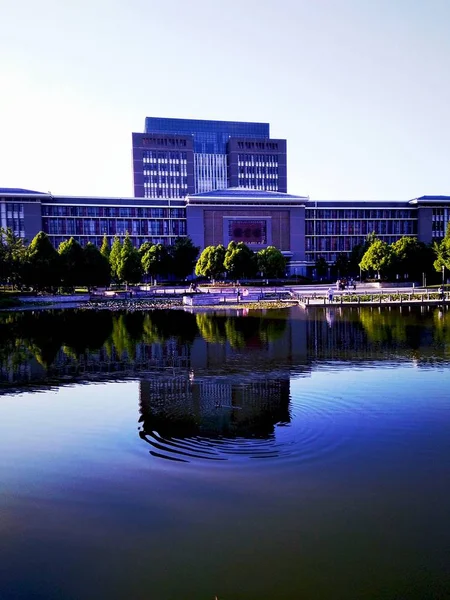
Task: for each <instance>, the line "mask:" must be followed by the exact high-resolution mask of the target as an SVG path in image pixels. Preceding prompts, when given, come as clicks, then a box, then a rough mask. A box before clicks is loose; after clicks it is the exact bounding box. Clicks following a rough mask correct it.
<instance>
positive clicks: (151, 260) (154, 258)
mask: <svg viewBox="0 0 450 600" xmlns="http://www.w3.org/2000/svg"><path fill="white" fill-rule="evenodd" d="M141 264H142V268H143V270H144V273H145V274H146V275H150V276H151V277H152V278H156V277H158V275H159V276H161V275H166V274H167V270H168V266H169V254H168V252H167V248H166V247H165V246H163V245H162V244H153V246H150V248H149V249H148V250H147V252H146V253H145V254H144V256H143V257H142V258H141Z"/></svg>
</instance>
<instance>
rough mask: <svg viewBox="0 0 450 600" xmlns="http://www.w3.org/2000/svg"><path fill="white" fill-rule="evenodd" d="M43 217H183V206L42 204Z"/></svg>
mask: <svg viewBox="0 0 450 600" xmlns="http://www.w3.org/2000/svg"><path fill="white" fill-rule="evenodd" d="M42 216H43V217H107V218H110V217H115V218H117V217H137V218H141V219H168V218H170V219H184V218H186V209H185V208H181V207H180V208H154V207H152V208H143V207H130V206H60V205H51V204H43V205H42Z"/></svg>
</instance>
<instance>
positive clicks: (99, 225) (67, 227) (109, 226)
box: [42, 218, 186, 236]
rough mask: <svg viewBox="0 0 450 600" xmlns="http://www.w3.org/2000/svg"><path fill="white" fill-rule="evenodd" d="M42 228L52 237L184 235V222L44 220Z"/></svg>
mask: <svg viewBox="0 0 450 600" xmlns="http://www.w3.org/2000/svg"><path fill="white" fill-rule="evenodd" d="M42 226H43V229H44V231H45V232H46V233H49V234H53V235H69V236H72V235H104V234H106V235H125V234H126V233H127V232H128V233H129V234H130V235H145V236H147V235H175V236H178V235H186V221H185V220H175V221H171V220H163V219H160V220H151V221H150V220H149V221H145V220H137V219H136V220H135V219H117V220H114V219H64V218H53V219H49V218H44V219H42Z"/></svg>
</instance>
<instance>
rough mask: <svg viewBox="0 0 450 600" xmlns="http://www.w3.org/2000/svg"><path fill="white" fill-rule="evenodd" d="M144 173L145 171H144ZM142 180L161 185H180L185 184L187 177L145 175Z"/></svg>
mask: <svg viewBox="0 0 450 600" xmlns="http://www.w3.org/2000/svg"><path fill="white" fill-rule="evenodd" d="M144 175H145V171H144ZM144 182H146V183H155V184H159V185H160V186H161V187H165V186H166V185H167V184H171V185H173V186H175V185H176V186H178V187H180V184H181V185H183V184H184V185H187V182H188V180H187V177H173V176H172V177H170V176H166V175H145V176H144Z"/></svg>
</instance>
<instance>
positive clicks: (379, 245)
mask: <svg viewBox="0 0 450 600" xmlns="http://www.w3.org/2000/svg"><path fill="white" fill-rule="evenodd" d="M391 254H392V251H391V248H390V246H389V245H388V244H386V242H383V241H382V240H375V241H374V242H373V243H372V244H371V245H370V246H369V248H368V249H367V250H366V252H365V254H364V256H363V257H362V260H361V262H360V263H359V266H360V267H361V269H362V270H363V271H368V270H369V269H372V270H374V271H377V274H378V278H379V277H380V272H381V271H384V270H386V269H387V268H388V267H389V265H390V261H391Z"/></svg>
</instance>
